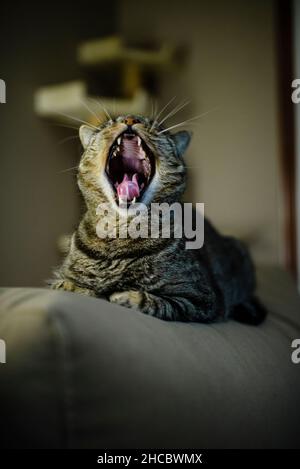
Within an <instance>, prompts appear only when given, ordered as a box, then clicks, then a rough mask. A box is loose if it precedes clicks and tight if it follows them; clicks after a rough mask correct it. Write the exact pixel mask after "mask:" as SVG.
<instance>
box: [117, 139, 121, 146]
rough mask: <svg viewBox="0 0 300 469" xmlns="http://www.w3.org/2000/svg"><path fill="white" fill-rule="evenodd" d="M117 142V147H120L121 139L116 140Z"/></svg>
mask: <svg viewBox="0 0 300 469" xmlns="http://www.w3.org/2000/svg"><path fill="white" fill-rule="evenodd" d="M117 142H118V145H121V137H119V138H118V140H117Z"/></svg>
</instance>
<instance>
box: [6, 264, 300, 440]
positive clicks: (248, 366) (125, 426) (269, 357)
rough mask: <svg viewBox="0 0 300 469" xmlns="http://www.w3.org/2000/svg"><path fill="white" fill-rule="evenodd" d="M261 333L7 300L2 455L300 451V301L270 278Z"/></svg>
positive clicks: (83, 304) (263, 282)
mask: <svg viewBox="0 0 300 469" xmlns="http://www.w3.org/2000/svg"><path fill="white" fill-rule="evenodd" d="M258 279H259V296H260V298H261V299H262V301H263V302H264V303H265V305H266V306H267V307H268V309H269V311H270V312H269V316H268V318H267V320H266V322H265V323H264V324H263V325H262V326H260V327H253V326H246V325H242V324H239V323H236V322H234V321H229V322H227V323H221V324H213V325H201V324H193V323H189V324H184V323H176V322H173V323H168V322H163V321H161V320H159V319H155V318H152V317H148V316H145V315H143V314H141V313H139V312H137V311H133V310H129V309H126V308H122V307H119V306H116V305H112V304H110V303H107V302H105V301H103V300H98V299H94V298H89V297H85V296H80V295H77V294H72V293H65V292H55V291H49V290H46V289H36V288H35V289H34V288H8V289H5V288H3V289H1V292H0V338H1V339H4V340H5V342H6V358H7V363H5V364H0V421H1V439H0V446H2V447H4V448H98V449H100V448H105V449H106V448H107V449H110V448H178V449H179V448H285V447H294V448H295V447H300V437H299V435H300V364H299V365H295V364H293V363H292V361H291V352H292V349H291V341H292V340H293V339H294V338H300V299H299V297H298V295H297V292H296V288H295V287H294V285H293V283H292V281H291V279H290V277H289V276H288V274H286V273H285V272H283V271H281V270H278V269H270V268H264V269H261V270H259V272H258Z"/></svg>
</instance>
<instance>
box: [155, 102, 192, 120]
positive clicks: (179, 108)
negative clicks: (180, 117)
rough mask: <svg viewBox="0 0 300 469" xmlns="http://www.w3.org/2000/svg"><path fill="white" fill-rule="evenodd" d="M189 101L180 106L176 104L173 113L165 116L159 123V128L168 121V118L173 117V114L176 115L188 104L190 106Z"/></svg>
mask: <svg viewBox="0 0 300 469" xmlns="http://www.w3.org/2000/svg"><path fill="white" fill-rule="evenodd" d="M190 102H191V101H190V100H188V101H185V102H184V103H182V104H178V105H177V106H176V107H175V108H174V109H173V111H171V112H169V114H167V115H166V116H165V117H164V118H163V119H162V120H161V121H160V122H159V124H158V125H159V126H160V125H161V124H162V123H163V122H165V121H166V120H167V119H169V118H170V117H173V116H175V114H177V112H179V111H181V109H183V108H184V107H186V106H187V105H188V104H190Z"/></svg>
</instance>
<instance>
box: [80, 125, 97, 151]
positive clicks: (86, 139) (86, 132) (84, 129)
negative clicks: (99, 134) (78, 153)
mask: <svg viewBox="0 0 300 469" xmlns="http://www.w3.org/2000/svg"><path fill="white" fill-rule="evenodd" d="M93 133H94V130H93V129H91V127H89V126H88V125H82V126H81V127H80V129H79V138H80V141H81V143H82V146H83V148H84V149H86V148H87V146H88V144H89V143H90V140H91V136H92V135H93Z"/></svg>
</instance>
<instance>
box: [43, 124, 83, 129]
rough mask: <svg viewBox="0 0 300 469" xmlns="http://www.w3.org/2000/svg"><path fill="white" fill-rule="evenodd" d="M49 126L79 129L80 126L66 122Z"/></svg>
mask: <svg viewBox="0 0 300 469" xmlns="http://www.w3.org/2000/svg"><path fill="white" fill-rule="evenodd" d="M48 125H49V126H55V127H65V128H66V129H75V130H78V129H79V127H75V126H74V125H66V124H54V123H53V124H48Z"/></svg>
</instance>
